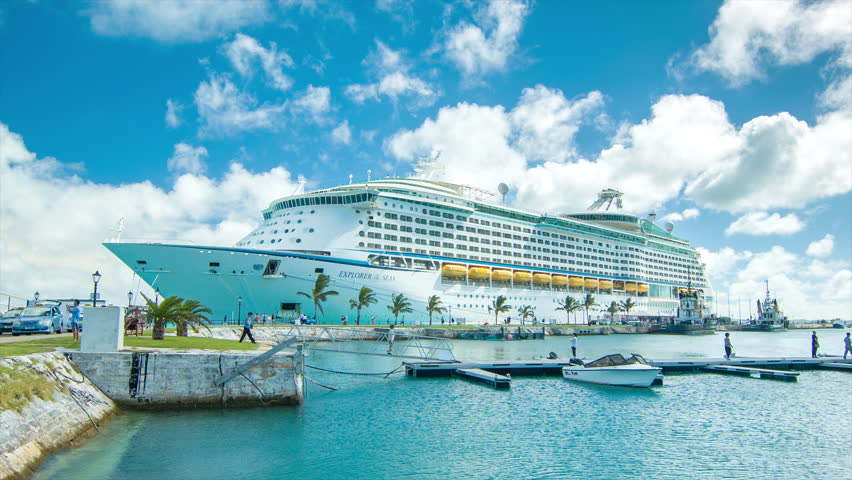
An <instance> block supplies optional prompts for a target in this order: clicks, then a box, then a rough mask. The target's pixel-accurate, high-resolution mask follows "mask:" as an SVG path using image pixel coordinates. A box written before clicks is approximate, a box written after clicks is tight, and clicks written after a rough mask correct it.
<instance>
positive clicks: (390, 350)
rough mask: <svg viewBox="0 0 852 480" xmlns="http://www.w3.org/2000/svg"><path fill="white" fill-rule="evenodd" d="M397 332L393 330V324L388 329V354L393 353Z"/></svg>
mask: <svg viewBox="0 0 852 480" xmlns="http://www.w3.org/2000/svg"><path fill="white" fill-rule="evenodd" d="M395 337H396V334H395V333H394V330H393V324H391V326H390V329H389V330H388V355H390V354H391V353H393V341H394V340H395Z"/></svg>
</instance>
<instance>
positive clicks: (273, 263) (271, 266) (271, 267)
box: [210, 260, 281, 275]
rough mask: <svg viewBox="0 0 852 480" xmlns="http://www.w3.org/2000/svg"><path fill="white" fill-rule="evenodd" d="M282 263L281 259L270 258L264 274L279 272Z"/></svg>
mask: <svg viewBox="0 0 852 480" xmlns="http://www.w3.org/2000/svg"><path fill="white" fill-rule="evenodd" d="M280 264H281V261H280V260H270V261H268V262H266V269H265V270H264V271H263V274H264V275H275V274H276V273H277V272H278V266H279V265H280ZM210 266H211V267H212V266H213V264H212V263H211V264H210ZM216 266H217V267H218V266H219V264H218V263H217V264H216Z"/></svg>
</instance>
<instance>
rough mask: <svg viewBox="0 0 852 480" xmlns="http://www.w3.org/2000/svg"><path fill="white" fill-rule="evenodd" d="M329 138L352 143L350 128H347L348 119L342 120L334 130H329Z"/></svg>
mask: <svg viewBox="0 0 852 480" xmlns="http://www.w3.org/2000/svg"><path fill="white" fill-rule="evenodd" d="M331 138H332V139H333V140H334V141H335V142H337V143H342V144H343V145H349V144H350V143H352V130H350V129H349V120H344V121H342V122H341V123H340V125H338V126H337V127H336V128H335V129H334V130H332V131H331Z"/></svg>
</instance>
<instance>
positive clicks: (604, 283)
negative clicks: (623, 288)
mask: <svg viewBox="0 0 852 480" xmlns="http://www.w3.org/2000/svg"><path fill="white" fill-rule="evenodd" d="M598 288H600V289H601V290H612V280H601V281H600V283H598Z"/></svg>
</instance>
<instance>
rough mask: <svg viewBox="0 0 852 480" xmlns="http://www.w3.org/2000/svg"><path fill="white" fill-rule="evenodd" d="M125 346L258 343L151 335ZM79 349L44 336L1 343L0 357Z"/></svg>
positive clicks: (242, 345) (130, 339)
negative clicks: (61, 349)
mask: <svg viewBox="0 0 852 480" xmlns="http://www.w3.org/2000/svg"><path fill="white" fill-rule="evenodd" d="M124 346H126V347H136V348H175V349H182V350H191V349H198V350H220V351H221V350H255V349H257V347H258V345H257V344H255V343H251V342H243V343H239V342H235V341H233V340H219V339H215V338H203V337H166V338H165V339H164V340H153V339H151V337H135V336H129V337H124ZM60 347H61V348H65V349H68V350H77V349H78V348H79V347H80V343H79V342H75V341H74V339H72V338H71V337H43V338H37V339H33V340H27V341H23V342H13V343H3V344H0V357H12V356H16V355H29V354H31V353H40V352H50V351H53V350H54V349H56V348H60Z"/></svg>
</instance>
